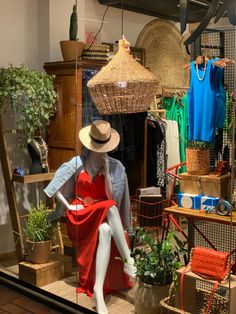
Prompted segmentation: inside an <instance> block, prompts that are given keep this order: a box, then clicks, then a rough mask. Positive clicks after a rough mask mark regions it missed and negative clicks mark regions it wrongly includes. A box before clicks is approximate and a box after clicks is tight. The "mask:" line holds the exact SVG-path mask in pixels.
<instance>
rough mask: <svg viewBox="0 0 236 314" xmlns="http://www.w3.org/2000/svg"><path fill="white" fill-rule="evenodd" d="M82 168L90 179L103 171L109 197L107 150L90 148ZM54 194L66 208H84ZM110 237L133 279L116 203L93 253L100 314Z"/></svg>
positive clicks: (101, 313)
mask: <svg viewBox="0 0 236 314" xmlns="http://www.w3.org/2000/svg"><path fill="white" fill-rule="evenodd" d="M85 169H86V171H87V172H88V173H89V175H90V177H91V179H93V178H94V176H96V175H97V174H104V176H105V191H106V194H107V198H108V199H112V183H111V179H110V174H109V160H108V155H107V153H97V152H93V151H89V154H88V156H87V159H86V163H85ZM55 196H56V198H57V199H58V200H59V201H60V202H61V203H62V204H63V205H65V207H67V209H69V210H81V209H83V208H84V207H83V205H71V204H69V203H68V202H67V200H66V199H65V198H64V196H63V195H62V193H61V192H57V193H56V195H55ZM111 236H112V237H113V239H114V241H115V243H116V246H117V249H118V251H119V252H120V255H121V257H122V259H123V260H125V261H127V262H126V263H125V264H124V271H125V272H126V273H127V274H128V275H129V276H130V277H131V278H132V279H133V278H134V277H135V271H136V268H135V267H134V260H133V258H131V257H130V250H129V247H128V245H127V242H126V239H125V235H124V230H123V226H122V223H121V219H120V214H119V211H118V209H117V207H116V206H112V207H110V208H109V210H108V212H107V223H102V224H101V225H100V227H99V243H98V248H97V253H96V266H95V267H96V276H95V285H94V299H95V302H96V310H97V312H98V313H99V314H107V313H108V311H107V308H106V304H105V301H104V295H103V284H104V280H105V276H106V272H107V267H108V263H109V259H110V252H111Z"/></svg>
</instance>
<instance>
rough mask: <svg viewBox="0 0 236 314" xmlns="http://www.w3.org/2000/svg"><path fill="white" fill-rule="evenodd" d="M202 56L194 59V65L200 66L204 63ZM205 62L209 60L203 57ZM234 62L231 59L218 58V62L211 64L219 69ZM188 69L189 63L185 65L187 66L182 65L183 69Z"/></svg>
mask: <svg viewBox="0 0 236 314" xmlns="http://www.w3.org/2000/svg"><path fill="white" fill-rule="evenodd" d="M202 57H204V56H198V57H197V58H196V60H195V61H194V64H196V65H199V64H202V63H204V62H202V61H203V58H202ZM205 59H206V61H208V60H209V58H208V57H205ZM234 63H235V61H234V60H233V59H228V58H220V59H219V60H217V61H215V62H213V63H212V64H214V65H215V66H218V67H220V68H225V67H226V66H228V65H230V64H234ZM189 68H190V63H187V64H184V65H183V69H189Z"/></svg>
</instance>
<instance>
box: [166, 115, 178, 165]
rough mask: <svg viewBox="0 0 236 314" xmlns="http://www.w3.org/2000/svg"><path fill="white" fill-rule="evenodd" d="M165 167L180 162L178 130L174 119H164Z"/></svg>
mask: <svg viewBox="0 0 236 314" xmlns="http://www.w3.org/2000/svg"><path fill="white" fill-rule="evenodd" d="M166 154H167V168H169V167H171V166H174V165H177V164H179V163H180V154H179V130H178V124H177V122H176V121H172V120H166Z"/></svg>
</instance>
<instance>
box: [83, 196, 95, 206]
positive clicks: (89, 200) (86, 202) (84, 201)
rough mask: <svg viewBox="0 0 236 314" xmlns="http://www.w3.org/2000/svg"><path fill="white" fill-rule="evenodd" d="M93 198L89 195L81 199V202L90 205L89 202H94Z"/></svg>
mask: <svg viewBox="0 0 236 314" xmlns="http://www.w3.org/2000/svg"><path fill="white" fill-rule="evenodd" d="M94 201H95V200H94V199H93V198H92V197H89V196H86V197H85V198H84V199H83V203H84V204H85V205H90V204H93V203H94Z"/></svg>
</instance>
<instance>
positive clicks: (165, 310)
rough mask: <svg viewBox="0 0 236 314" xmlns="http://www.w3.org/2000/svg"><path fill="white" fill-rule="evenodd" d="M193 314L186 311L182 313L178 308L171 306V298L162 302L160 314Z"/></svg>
mask: <svg viewBox="0 0 236 314" xmlns="http://www.w3.org/2000/svg"><path fill="white" fill-rule="evenodd" d="M174 313H179V314H191V313H189V312H186V311H182V310H180V309H177V308H176V307H174V306H172V305H171V301H170V297H167V298H165V299H162V300H161V301H160V314H174Z"/></svg>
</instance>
